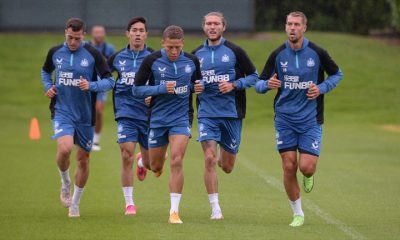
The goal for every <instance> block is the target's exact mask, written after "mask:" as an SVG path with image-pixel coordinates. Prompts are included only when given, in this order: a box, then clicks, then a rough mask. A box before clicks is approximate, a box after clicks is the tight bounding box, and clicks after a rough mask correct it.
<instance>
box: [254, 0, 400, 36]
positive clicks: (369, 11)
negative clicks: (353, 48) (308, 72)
mask: <svg viewBox="0 0 400 240" xmlns="http://www.w3.org/2000/svg"><path fill="white" fill-rule="evenodd" d="M255 4H256V6H255V10H256V30H257V31H271V30H282V29H283V25H284V23H285V20H286V15H287V13H289V12H291V11H295V10H299V11H302V12H304V13H305V14H306V15H307V18H308V24H307V25H308V27H309V28H310V29H312V30H319V31H338V32H351V33H358V34H368V33H369V32H370V31H371V30H388V29H389V30H392V32H397V33H398V32H400V18H399V16H400V0H334V1H329V0H328V1H326V0H303V1H293V0H256V1H255Z"/></svg>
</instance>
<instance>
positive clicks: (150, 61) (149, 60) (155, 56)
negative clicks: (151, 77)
mask: <svg viewBox="0 0 400 240" xmlns="http://www.w3.org/2000/svg"><path fill="white" fill-rule="evenodd" d="M160 58H162V54H161V50H158V51H154V52H152V53H150V54H149V55H147V56H146V57H144V59H143V64H145V65H153V63H154V62H155V61H156V60H157V59H160Z"/></svg>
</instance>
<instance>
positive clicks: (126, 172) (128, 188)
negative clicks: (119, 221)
mask: <svg viewBox="0 0 400 240" xmlns="http://www.w3.org/2000/svg"><path fill="white" fill-rule="evenodd" d="M119 147H120V150H121V158H122V169H121V184H122V192H123V194H124V199H125V215H134V214H136V207H135V203H134V201H133V173H132V167H133V161H134V157H133V154H134V151H135V147H136V142H121V143H120V144H119Z"/></svg>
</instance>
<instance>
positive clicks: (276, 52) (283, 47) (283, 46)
mask: <svg viewBox="0 0 400 240" xmlns="http://www.w3.org/2000/svg"><path fill="white" fill-rule="evenodd" d="M284 50H286V44H285V43H283V44H281V45H280V46H279V47H277V48H275V49H274V50H273V51H272V52H271V54H270V55H269V58H273V59H275V58H276V57H277V56H278V55H279V54H280V53H281V52H283V51H284Z"/></svg>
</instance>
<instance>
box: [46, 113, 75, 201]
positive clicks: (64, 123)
mask: <svg viewBox="0 0 400 240" xmlns="http://www.w3.org/2000/svg"><path fill="white" fill-rule="evenodd" d="M53 129H54V135H53V137H52V138H53V139H57V153H56V160H57V166H58V171H59V173H60V177H61V189H60V200H61V204H62V205H63V206H64V207H69V206H70V205H71V193H70V192H71V179H70V176H69V165H70V156H71V152H72V148H73V146H74V139H73V136H74V132H75V130H74V127H73V125H72V124H70V123H69V121H68V119H63V118H57V117H56V118H55V119H54V121H53Z"/></svg>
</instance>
